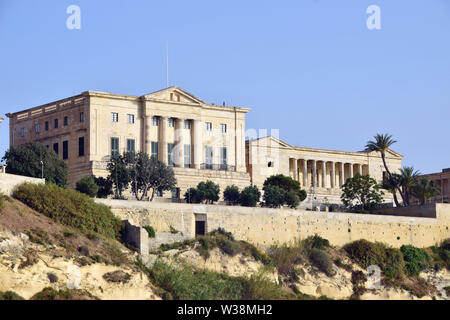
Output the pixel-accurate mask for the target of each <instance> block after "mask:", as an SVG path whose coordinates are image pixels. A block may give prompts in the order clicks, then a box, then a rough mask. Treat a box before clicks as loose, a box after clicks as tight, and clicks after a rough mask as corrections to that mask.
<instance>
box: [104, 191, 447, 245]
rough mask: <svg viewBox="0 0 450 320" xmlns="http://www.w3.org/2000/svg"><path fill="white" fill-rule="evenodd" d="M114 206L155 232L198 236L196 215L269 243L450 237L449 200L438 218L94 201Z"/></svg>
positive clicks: (430, 241)
mask: <svg viewBox="0 0 450 320" xmlns="http://www.w3.org/2000/svg"><path fill="white" fill-rule="evenodd" d="M96 201H98V202H100V203H104V204H106V205H108V206H110V207H111V208H112V211H113V212H114V213H115V214H116V215H117V216H118V217H119V218H120V219H122V220H129V221H130V222H132V223H133V224H136V225H139V226H145V225H151V226H153V228H154V229H155V231H157V232H170V227H171V226H172V227H173V228H175V229H176V230H179V231H181V232H183V234H185V235H187V236H191V237H194V236H195V217H196V214H198V215H201V214H204V215H206V220H207V222H206V225H207V232H210V231H213V230H215V229H217V228H219V227H221V228H224V229H225V230H227V231H229V232H232V233H233V235H234V236H235V238H236V239H239V240H245V241H248V242H251V243H253V244H255V245H258V246H261V247H265V246H269V245H272V244H275V243H287V242H290V241H292V240H294V239H305V238H307V237H308V236H312V235H314V234H318V235H320V236H322V237H324V238H326V239H328V240H329V241H330V242H331V243H332V244H333V245H337V246H342V245H344V244H346V243H349V242H351V241H354V240H358V239H366V240H369V241H381V242H384V243H387V244H389V245H391V246H394V247H400V246H401V245H404V244H411V245H414V246H417V247H428V246H432V245H435V244H437V243H439V242H440V241H442V240H444V239H446V238H449V237H450V231H449V227H450V204H436V205H435V206H436V207H435V209H436V210H435V211H436V218H423V217H404V216H402V217H401V216H386V215H374V214H352V213H338V212H316V211H303V210H291V209H285V208H282V209H268V208H244V207H231V206H218V205H194V204H192V205H191V204H179V203H150V202H138V201H121V200H110V199H107V200H105V199H99V200H96Z"/></svg>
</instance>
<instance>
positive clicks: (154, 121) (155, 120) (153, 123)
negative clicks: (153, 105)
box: [152, 117, 159, 126]
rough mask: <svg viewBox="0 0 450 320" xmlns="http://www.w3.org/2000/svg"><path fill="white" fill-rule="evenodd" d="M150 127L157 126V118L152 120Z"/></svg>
mask: <svg viewBox="0 0 450 320" xmlns="http://www.w3.org/2000/svg"><path fill="white" fill-rule="evenodd" d="M152 126H159V117H153V118H152Z"/></svg>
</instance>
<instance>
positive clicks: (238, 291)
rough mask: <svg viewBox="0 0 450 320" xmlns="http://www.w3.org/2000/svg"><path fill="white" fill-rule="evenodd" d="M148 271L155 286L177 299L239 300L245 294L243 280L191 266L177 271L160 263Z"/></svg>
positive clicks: (185, 266)
mask: <svg viewBox="0 0 450 320" xmlns="http://www.w3.org/2000/svg"><path fill="white" fill-rule="evenodd" d="M146 271H147V274H148V275H149V277H150V280H151V281H152V283H153V284H154V285H156V286H158V287H160V288H162V289H163V290H165V291H166V292H167V293H168V295H166V297H171V298H173V299H175V300H222V299H223V300H239V299H241V298H242V295H243V287H242V281H241V280H240V279H238V278H233V277H230V276H227V275H225V274H220V273H216V272H211V271H206V270H201V271H200V270H196V269H194V268H192V267H190V266H188V265H184V266H182V267H181V269H177V268H174V267H172V266H171V265H168V264H166V263H163V262H161V261H157V262H156V263H155V264H154V265H153V267H152V268H147V269H146Z"/></svg>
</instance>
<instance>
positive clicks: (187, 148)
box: [184, 144, 191, 168]
mask: <svg viewBox="0 0 450 320" xmlns="http://www.w3.org/2000/svg"><path fill="white" fill-rule="evenodd" d="M184 167H185V168H190V167H191V145H190V144H185V145H184Z"/></svg>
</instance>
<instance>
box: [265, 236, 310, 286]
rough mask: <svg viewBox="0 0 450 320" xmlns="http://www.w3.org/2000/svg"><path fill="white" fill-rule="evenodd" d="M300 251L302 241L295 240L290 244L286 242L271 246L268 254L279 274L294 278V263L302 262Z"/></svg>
mask: <svg viewBox="0 0 450 320" xmlns="http://www.w3.org/2000/svg"><path fill="white" fill-rule="evenodd" d="M302 251H303V245H302V242H300V241H297V242H294V243H293V244H292V245H290V246H288V245H286V244H283V245H282V246H276V245H274V246H271V247H270V248H269V250H268V255H269V257H270V259H271V260H272V261H273V263H274V265H275V266H276V267H277V269H278V272H279V273H280V274H281V275H284V276H287V277H291V278H292V279H293V280H296V279H297V275H296V272H295V265H297V264H299V263H302V262H303V260H304V259H303V256H302Z"/></svg>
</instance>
